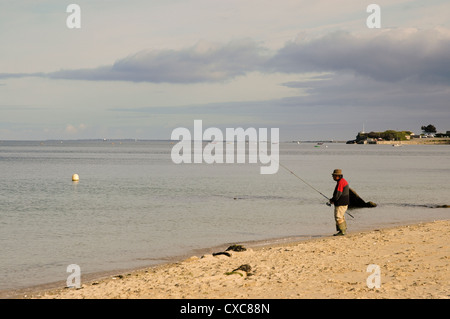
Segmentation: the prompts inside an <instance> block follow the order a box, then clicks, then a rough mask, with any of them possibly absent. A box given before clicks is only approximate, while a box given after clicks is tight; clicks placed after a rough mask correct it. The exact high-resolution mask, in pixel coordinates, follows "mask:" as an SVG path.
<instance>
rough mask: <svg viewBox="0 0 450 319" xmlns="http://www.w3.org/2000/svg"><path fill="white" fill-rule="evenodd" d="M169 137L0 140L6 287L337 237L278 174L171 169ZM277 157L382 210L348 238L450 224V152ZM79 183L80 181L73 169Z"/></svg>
mask: <svg viewBox="0 0 450 319" xmlns="http://www.w3.org/2000/svg"><path fill="white" fill-rule="evenodd" d="M172 147H173V144H171V143H170V142H166V141H137V142H135V141H122V142H114V143H113V142H111V141H107V142H104V141H82V142H75V141H64V142H63V143H61V142H59V141H58V142H49V141H46V142H12V141H3V142H0V203H1V208H0V249H1V250H0V275H1V279H0V289H3V290H6V289H17V288H23V287H29V286H33V285H38V284H44V283H49V282H55V281H64V282H65V280H66V279H67V276H68V275H69V274H68V273H67V272H66V268H67V266H68V265H69V264H78V265H79V266H80V267H81V271H82V274H87V273H95V272H101V271H109V270H119V269H126V268H133V267H143V266H147V265H152V264H156V263H160V262H162V261H164V260H165V259H166V258H168V257H173V256H178V255H183V254H189V253H190V252H193V251H194V250H196V249H203V248H208V247H213V246H217V245H224V248H226V247H225V246H226V245H227V244H229V243H236V242H244V241H254V240H255V241H256V240H266V239H275V238H283V237H290V236H300V237H305V238H307V237H310V236H323V235H329V234H331V233H333V232H334V220H333V212H332V208H329V207H327V206H326V205H325V199H324V198H323V197H322V196H321V195H320V194H318V193H317V192H315V191H314V190H312V189H311V188H309V187H308V186H306V185H305V184H303V183H302V182H301V181H300V180H298V179H297V178H295V177H294V176H293V175H292V174H290V173H289V172H287V171H286V170H284V169H283V168H282V167H280V168H279V171H278V173H277V174H274V175H261V174H259V169H260V165H261V164H260V163H258V164H214V165H208V164H180V165H176V164H174V163H173V162H172V160H171V157H170V152H171V149H172ZM279 147H280V162H281V163H283V164H284V165H285V166H287V167H288V168H289V169H291V170H292V171H294V172H295V173H296V174H297V175H299V176H301V177H302V178H303V179H304V180H306V181H308V182H309V183H310V184H312V185H313V186H314V187H315V188H317V189H318V190H320V191H321V192H323V193H325V194H329V195H330V196H331V194H332V191H333V188H334V182H333V180H332V179H331V172H332V171H333V169H335V168H341V169H343V171H344V176H345V178H346V179H347V180H348V181H349V183H350V186H351V187H352V188H354V189H355V190H356V191H357V192H358V193H359V195H360V196H361V197H362V198H363V199H365V200H366V201H369V200H370V201H373V202H375V203H377V204H378V207H376V208H371V209H369V208H364V209H358V210H353V211H352V212H351V213H352V215H353V216H354V217H355V218H354V219H351V218H349V217H347V220H348V226H349V230H350V231H356V230H364V229H373V228H376V227H380V226H388V225H400V224H407V223H412V222H420V221H431V220H436V219H448V218H449V216H450V209H440V208H435V209H431V208H424V207H423V206H422V205H436V204H437V205H442V204H450V198H449V194H450V184H449V177H450V146H447V145H442V146H431V145H430V146H419V145H408V146H406V145H405V146H403V147H392V146H390V145H346V144H326V145H323V146H320V147H316V145H315V144H311V143H304V144H300V145H298V144H294V143H281V144H280V146H279ZM74 173H77V174H78V175H79V176H80V181H79V182H78V183H73V182H72V180H71V177H72V174H74Z"/></svg>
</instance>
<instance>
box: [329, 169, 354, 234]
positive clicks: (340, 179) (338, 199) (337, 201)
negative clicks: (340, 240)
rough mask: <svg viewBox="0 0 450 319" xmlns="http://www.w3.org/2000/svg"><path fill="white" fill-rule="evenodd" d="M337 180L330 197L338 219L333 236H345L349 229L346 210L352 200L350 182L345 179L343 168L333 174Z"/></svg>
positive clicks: (335, 217)
mask: <svg viewBox="0 0 450 319" xmlns="http://www.w3.org/2000/svg"><path fill="white" fill-rule="evenodd" d="M331 175H332V176H333V179H334V180H335V181H336V187H335V188H334V192H333V197H332V198H331V199H330V202H329V205H331V204H334V219H335V220H336V230H337V231H338V232H337V233H336V234H334V235H333V236H344V235H345V233H346V231H347V223H346V222H345V212H346V211H347V208H348V204H349V202H350V193H349V189H350V187H349V185H348V182H347V181H346V180H345V179H344V175H342V170H341V169H335V170H334V171H333V173H332V174H331Z"/></svg>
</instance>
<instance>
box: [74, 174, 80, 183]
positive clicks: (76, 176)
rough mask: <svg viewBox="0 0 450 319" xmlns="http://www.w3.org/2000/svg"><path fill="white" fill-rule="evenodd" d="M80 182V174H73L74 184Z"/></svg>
mask: <svg viewBox="0 0 450 319" xmlns="http://www.w3.org/2000/svg"><path fill="white" fill-rule="evenodd" d="M79 180H80V177H79V176H78V174H73V175H72V181H73V182H78V181H79Z"/></svg>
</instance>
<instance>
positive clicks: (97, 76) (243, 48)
mask: <svg viewBox="0 0 450 319" xmlns="http://www.w3.org/2000/svg"><path fill="white" fill-rule="evenodd" d="M266 59H267V58H266V57H265V49H263V48H262V47H260V46H258V45H257V44H256V43H255V42H253V41H251V40H240V41H232V42H230V43H228V44H226V45H223V46H218V45H212V44H209V43H205V42H200V43H198V44H196V45H195V46H193V47H191V48H187V49H184V50H179V51H175V50H165V51H142V52H139V53H137V54H134V55H130V56H128V57H126V58H124V59H121V60H118V61H117V62H115V63H114V64H113V65H111V66H102V67H98V68H94V69H80V70H61V71H57V72H52V73H48V74H46V75H45V77H48V78H53V79H70V80H90V81H131V82H152V83H163V82H167V83H199V82H217V81H226V80H229V79H232V78H234V77H237V76H240V75H245V74H246V73H247V72H251V71H254V70H256V69H257V68H258V67H259V65H261V64H262V63H263V61H265V60H266ZM24 76H26V75H24ZM28 76H29V75H28ZM37 76H42V74H39V75H37ZM0 77H2V75H0Z"/></svg>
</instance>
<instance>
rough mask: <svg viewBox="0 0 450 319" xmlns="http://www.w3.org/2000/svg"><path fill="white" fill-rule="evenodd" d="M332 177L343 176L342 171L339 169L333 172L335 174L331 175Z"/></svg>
mask: <svg viewBox="0 0 450 319" xmlns="http://www.w3.org/2000/svg"><path fill="white" fill-rule="evenodd" d="M331 175H342V170H341V169H339V168H337V169H335V170H334V171H333V174H331Z"/></svg>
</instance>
